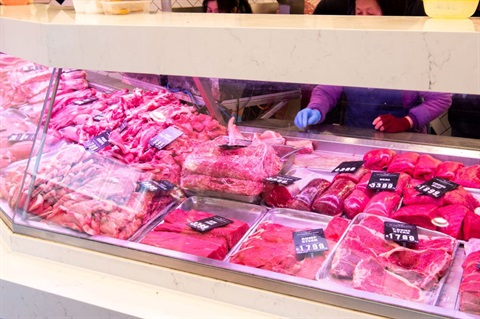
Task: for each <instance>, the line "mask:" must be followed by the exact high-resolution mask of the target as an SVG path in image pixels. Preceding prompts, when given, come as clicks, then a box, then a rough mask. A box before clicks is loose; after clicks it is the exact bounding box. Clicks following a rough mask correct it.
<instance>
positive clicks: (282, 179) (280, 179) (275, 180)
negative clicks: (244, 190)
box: [263, 174, 301, 186]
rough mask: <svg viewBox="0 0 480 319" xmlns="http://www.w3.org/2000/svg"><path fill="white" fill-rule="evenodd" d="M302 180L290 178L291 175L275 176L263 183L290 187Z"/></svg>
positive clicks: (265, 179)
mask: <svg viewBox="0 0 480 319" xmlns="http://www.w3.org/2000/svg"><path fill="white" fill-rule="evenodd" d="M298 180H301V178H300V177H295V176H290V175H281V174H279V175H274V176H270V177H267V178H264V179H263V181H264V182H267V183H272V184H280V185H284V186H287V185H290V184H293V183H295V182H296V181H298Z"/></svg>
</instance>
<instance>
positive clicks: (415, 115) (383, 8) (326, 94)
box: [294, 0, 452, 133]
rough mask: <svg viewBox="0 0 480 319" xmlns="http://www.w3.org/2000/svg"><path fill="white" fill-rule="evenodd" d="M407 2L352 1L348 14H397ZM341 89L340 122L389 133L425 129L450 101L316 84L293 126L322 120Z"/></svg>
mask: <svg viewBox="0 0 480 319" xmlns="http://www.w3.org/2000/svg"><path fill="white" fill-rule="evenodd" d="M322 1H326V0H322ZM335 1H336V0H335ZM340 1H343V0H340ZM407 4H408V3H407V0H356V1H355V7H354V8H353V11H352V13H350V14H355V15H385V14H388V15H398V16H401V15H404V14H405V11H406V8H407V7H408V5H407ZM348 5H349V3H347V7H348ZM342 92H343V93H344V95H345V99H346V102H347V107H346V111H345V119H344V125H346V126H351V127H363V128H373V129H375V130H378V131H382V132H389V133H398V132H405V131H413V132H426V127H427V125H428V123H429V122H431V121H432V120H434V119H435V118H437V117H438V116H439V115H441V114H442V113H443V112H445V111H446V110H448V108H449V107H450V105H451V102H452V95H451V94H449V93H433V92H414V91H400V90H386V89H373V88H353V87H339V86H328V85H319V86H316V87H315V88H314V89H313V91H312V95H311V98H310V102H309V104H308V106H307V107H306V108H305V109H303V110H301V111H300V112H298V114H297V115H296V117H295V120H294V123H295V125H296V126H297V127H298V128H301V129H303V128H305V127H307V126H308V125H314V124H318V123H322V122H323V121H324V119H325V117H326V115H327V113H328V112H330V111H331V110H332V109H333V108H334V107H335V106H336V105H337V101H338V99H339V98H340V96H341V94H342Z"/></svg>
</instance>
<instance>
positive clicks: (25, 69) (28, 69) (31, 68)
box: [22, 64, 43, 72]
mask: <svg viewBox="0 0 480 319" xmlns="http://www.w3.org/2000/svg"><path fill="white" fill-rule="evenodd" d="M42 69H43V67H42V66H41V65H37V64H32V65H27V66H24V67H23V68H22V71H23V72H32V71H37V70H42Z"/></svg>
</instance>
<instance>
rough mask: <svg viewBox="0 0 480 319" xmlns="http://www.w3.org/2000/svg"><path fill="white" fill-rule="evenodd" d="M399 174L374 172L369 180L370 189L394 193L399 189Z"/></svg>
mask: <svg viewBox="0 0 480 319" xmlns="http://www.w3.org/2000/svg"><path fill="white" fill-rule="evenodd" d="M399 176H400V174H399V173H387V172H373V173H372V176H371V177H370V179H369V180H368V188H370V189H376V190H382V191H393V190H395V188H396V187H397V183H398V178H399Z"/></svg>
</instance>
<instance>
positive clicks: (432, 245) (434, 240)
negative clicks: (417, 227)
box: [412, 234, 456, 255]
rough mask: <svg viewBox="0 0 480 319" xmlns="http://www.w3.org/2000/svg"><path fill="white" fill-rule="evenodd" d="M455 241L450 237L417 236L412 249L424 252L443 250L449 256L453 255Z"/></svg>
mask: <svg viewBox="0 0 480 319" xmlns="http://www.w3.org/2000/svg"><path fill="white" fill-rule="evenodd" d="M455 245H456V241H455V239H453V238H452V237H447V236H444V237H430V236H426V235H421V234H419V235H418V243H417V244H414V245H412V248H413V249H415V250H426V249H436V248H438V249H443V250H445V251H446V252H447V253H449V254H450V255H452V254H453V250H454V249H455Z"/></svg>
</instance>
